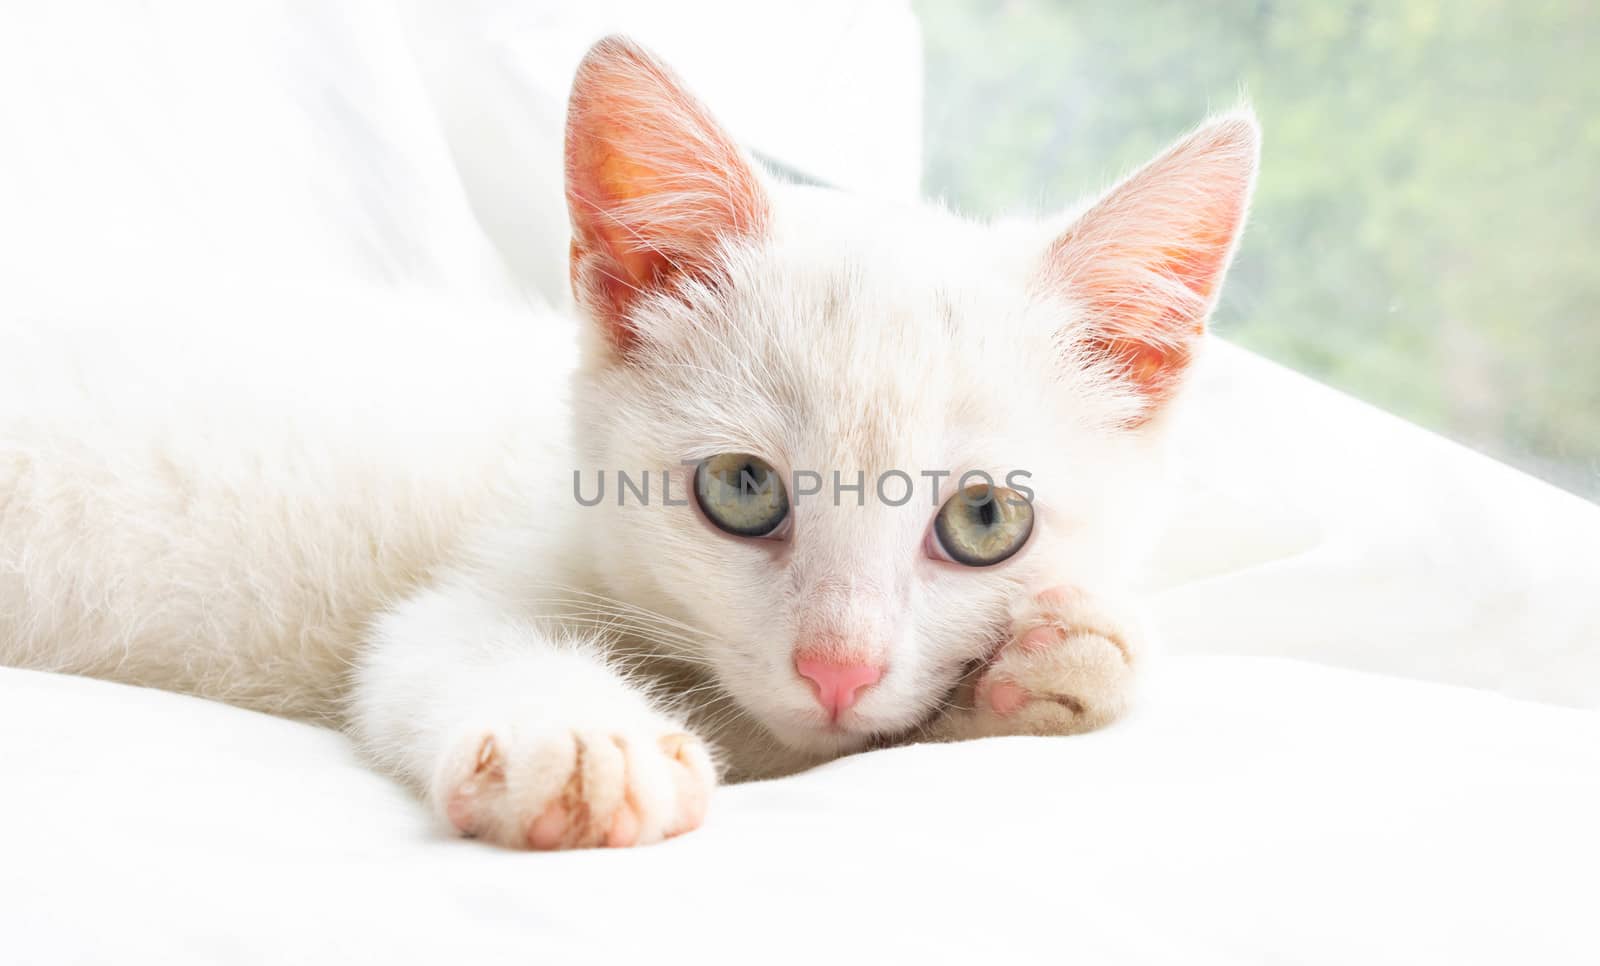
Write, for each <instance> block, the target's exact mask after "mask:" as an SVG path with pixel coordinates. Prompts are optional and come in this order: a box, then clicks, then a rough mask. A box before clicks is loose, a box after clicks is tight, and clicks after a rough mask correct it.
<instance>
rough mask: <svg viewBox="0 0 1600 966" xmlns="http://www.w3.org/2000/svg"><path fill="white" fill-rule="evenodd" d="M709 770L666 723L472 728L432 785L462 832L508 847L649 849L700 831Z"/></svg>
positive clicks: (689, 740) (703, 754)
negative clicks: (582, 727)
mask: <svg viewBox="0 0 1600 966" xmlns="http://www.w3.org/2000/svg"><path fill="white" fill-rule="evenodd" d="M715 786H716V768H715V766H714V765H713V764H712V760H711V755H710V753H709V752H708V750H707V749H706V746H705V744H704V743H703V742H701V741H700V740H699V739H698V738H696V737H694V736H693V735H691V734H688V733H686V732H683V731H679V730H674V729H671V728H669V727H658V728H651V727H645V728H634V729H632V730H623V731H562V730H553V731H535V732H534V733H531V734H528V733H522V732H519V731H518V730H517V729H514V728H501V729H492V730H482V731H474V732H472V733H471V734H469V735H468V736H467V737H466V738H465V739H463V740H462V741H461V742H460V743H459V744H458V746H457V748H456V749H455V752H454V754H453V755H452V756H451V757H450V760H448V761H447V762H446V763H445V764H444V766H443V768H442V769H441V773H440V775H439V779H438V780H437V781H436V782H435V783H434V789H433V798H434V802H435V804H436V807H438V808H439V809H440V811H442V812H443V814H444V815H445V817H446V818H448V819H449V821H450V824H451V825H453V826H454V827H455V828H456V829H457V830H458V831H459V832H461V833H462V834H463V835H468V836H473V837H476V838H482V839H486V840H489V841H492V842H496V843H498V844H500V845H505V846H510V847H513V848H534V849H572V848H588V847H594V846H607V847H628V846H634V845H649V844H652V843H655V842H659V841H661V840H662V839H666V838H670V837H672V836H674V835H679V834H682V833H683V832H687V831H690V830H692V829H694V828H697V827H698V826H699V825H700V823H701V821H702V820H703V819H704V817H705V813H706V806H707V804H708V802H709V800H710V796H711V791H712V789H713V788H714V787H715Z"/></svg>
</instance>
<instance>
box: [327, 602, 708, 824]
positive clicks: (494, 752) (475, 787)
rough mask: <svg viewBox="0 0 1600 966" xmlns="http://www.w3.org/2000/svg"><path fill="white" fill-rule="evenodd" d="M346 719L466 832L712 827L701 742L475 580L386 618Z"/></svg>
mask: <svg viewBox="0 0 1600 966" xmlns="http://www.w3.org/2000/svg"><path fill="white" fill-rule="evenodd" d="M349 723H350V728H351V731H352V732H353V735H354V737H355V739H356V740H357V742H358V743H359V744H360V746H361V747H362V748H363V749H364V750H365V751H366V753H367V754H368V755H369V756H370V757H371V758H372V759H373V760H375V761H376V762H377V763H378V764H379V765H380V766H382V767H383V768H385V769H386V770H389V771H391V772H393V773H394V774H396V775H398V776H399V777H400V778H402V779H404V780H405V781H407V782H408V783H410V784H411V785H413V786H414V787H416V788H417V789H418V790H419V791H420V792H421V793H422V794H423V795H424V796H425V798H426V799H427V801H428V803H429V805H430V806H431V807H432V809H433V811H434V812H435V813H436V814H438V815H439V816H440V817H441V818H442V819H444V820H445V821H448V822H449V823H450V824H451V825H452V826H453V827H454V828H455V829H457V830H458V831H460V832H461V833H462V834H465V835H472V836H477V837H480V838H485V839H489V840H492V841H494V842H498V843H500V844H503V845H508V846H513V847H532V848H545V849H548V848H572V847H581V846H596V845H608V846H627V845H636V844H648V843H651V842H656V841H660V840H661V839H663V838H666V837H669V836H672V835H676V834H678V833H680V832H684V831H687V830H689V829H692V828H694V827H696V826H697V825H699V824H700V821H701V819H702V817H703V816H704V814H705V810H706V805H707V801H708V799H709V796H710V793H711V790H712V788H713V787H714V785H715V783H716V771H715V767H714V765H713V763H712V760H711V757H710V754H709V752H708V750H707V748H706V746H705V744H704V743H702V742H701V741H700V740H699V739H698V738H696V737H695V736H694V735H692V734H691V733H689V732H688V731H687V729H686V728H685V726H684V725H683V724H682V722H681V720H680V719H679V718H678V717H677V716H675V715H673V714H671V713H669V712H667V711H664V710H663V709H662V708H661V707H660V705H659V704H658V703H656V702H653V701H652V700H650V698H649V697H648V696H647V694H646V693H645V692H644V691H643V690H642V689H641V688H640V687H639V686H637V685H636V684H634V683H632V682H630V681H628V680H627V679H626V678H625V677H624V676H623V675H622V674H620V673H618V672H617V671H616V670H614V669H613V668H612V667H610V666H608V664H607V662H606V660H605V659H604V656H603V652H602V651H601V649H600V647H599V646H598V644H597V643H596V642H595V641H594V640H592V639H585V638H583V637H574V636H566V635H563V634H562V633H560V632H558V631H555V630H553V629H552V628H551V627H548V626H545V625H543V624H541V623H539V622H537V621H533V620H529V619H522V618H518V617H515V616H513V615H510V614H508V613H507V612H506V610H505V609H504V608H503V607H500V606H497V605H496V604H494V603H492V602H490V601H488V600H485V599H483V598H481V597H480V596H478V595H477V594H476V593H475V592H474V591H472V590H470V589H468V588H467V587H465V586H461V587H450V586H446V587H444V588H439V589H432V590H426V591H423V592H421V593H419V594H417V595H416V596H414V597H412V598H411V599H409V600H407V601H406V602H404V603H403V604H401V605H400V606H398V607H396V608H395V609H394V610H392V611H390V612H389V613H388V614H386V615H384V616H383V617H382V618H381V619H380V620H379V621H378V622H377V623H376V624H375V626H374V628H373V630H372V633H371V634H370V639H369V641H368V646H367V648H366V650H365V652H364V654H363V655H362V658H361V660H360V662H359V664H358V667H357V669H356V672H355V684H354V687H353V689H352V695H351V707H350V715H349Z"/></svg>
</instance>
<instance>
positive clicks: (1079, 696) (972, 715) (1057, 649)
mask: <svg viewBox="0 0 1600 966" xmlns="http://www.w3.org/2000/svg"><path fill="white" fill-rule="evenodd" d="M1122 613H1123V611H1122V610H1121V609H1120V608H1113V607H1111V606H1108V605H1107V604H1106V603H1105V602H1104V601H1102V600H1100V599H1098V598H1095V597H1092V596H1091V595H1089V594H1086V593H1084V592H1082V591H1079V590H1076V589H1074V588H1071V587H1052V588H1050V589H1048V590H1044V591H1041V592H1039V593H1037V594H1034V595H1033V596H1032V597H1030V598H1028V599H1026V600H1025V601H1024V602H1023V603H1022V604H1021V606H1020V607H1018V608H1017V609H1016V611H1015V612H1014V613H1013V615H1012V622H1011V630H1010V637H1009V639H1008V640H1007V641H1006V642H1005V643H1004V644H1003V645H1002V646H1001V647H1000V648H999V650H997V651H996V652H995V654H994V655H993V657H991V658H990V660H989V662H988V664H987V665H986V666H984V667H983V668H981V669H979V671H978V672H977V678H976V681H975V682H974V683H973V686H972V688H971V690H970V691H969V692H968V694H969V696H970V700H969V701H967V702H965V704H966V707H965V708H963V709H962V710H960V711H956V712H952V715H953V716H954V718H955V720H954V721H953V722H952V730H953V731H954V732H955V733H956V735H957V736H958V737H985V736H993V735H1015V734H1034V735H1063V734H1077V733H1079V732H1084V731H1092V730H1094V729H1095V728H1099V727H1102V726H1104V725H1106V724H1109V723H1111V722H1112V721H1114V720H1116V719H1117V718H1118V717H1119V716H1121V714H1122V713H1123V711H1125V710H1126V709H1127V706H1128V702H1129V698H1130V695H1131V693H1132V686H1133V667H1134V654H1135V651H1136V646H1137V643H1136V636H1137V631H1136V628H1135V626H1134V624H1133V622H1132V621H1130V620H1128V619H1126V618H1124V617H1122V616H1121V614H1122Z"/></svg>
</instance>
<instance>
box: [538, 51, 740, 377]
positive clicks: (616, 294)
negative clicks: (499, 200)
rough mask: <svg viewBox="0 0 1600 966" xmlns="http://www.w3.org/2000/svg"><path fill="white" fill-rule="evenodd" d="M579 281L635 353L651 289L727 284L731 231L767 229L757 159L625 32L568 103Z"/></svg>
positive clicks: (594, 55)
mask: <svg viewBox="0 0 1600 966" xmlns="http://www.w3.org/2000/svg"><path fill="white" fill-rule="evenodd" d="M566 178H567V207H568V211H569V212H570V214H571V218H572V264H571V270H572V288H573V293H574V295H575V296H576V298H577V301H578V304H579V305H580V306H582V307H583V308H584V309H585V310H586V311H587V312H588V313H589V315H590V316H591V317H592V318H593V319H594V321H595V322H596V324H598V325H599V326H601V328H602V331H603V332H604V334H605V336H606V338H607V341H608V342H609V344H610V345H611V346H612V347H614V348H615V349H616V350H617V351H618V352H620V353H626V352H627V351H628V350H629V349H630V348H631V347H632V346H633V345H634V344H635V342H636V341H637V337H638V334H637V332H636V331H635V329H634V327H633V325H632V322H631V320H630V313H631V311H632V309H633V308H634V306H635V304H636V303H637V302H638V301H639V300H640V299H641V298H643V297H646V296H649V295H653V294H658V293H670V292H671V291H672V288H673V286H675V285H676V284H677V283H678V282H679V281H681V280H683V279H685V277H688V278H693V279H696V280H699V281H702V282H709V283H712V284H715V283H716V281H717V278H716V272H717V268H716V258H717V255H718V253H719V251H720V250H721V248H722V245H723V242H724V241H726V240H728V239H738V238H746V239H748V238H755V237H758V236H760V235H761V234H762V233H763V232H764V231H765V230H766V226H767V219H768V213H769V206H768V201H767V196H766V191H765V190H764V189H763V187H762V184H761V179H760V178H759V177H758V176H757V174H756V171H755V167H754V165H752V164H751V162H750V160H749V159H748V158H747V157H746V156H745V154H744V152H743V151H741V150H740V149H739V147H738V145H736V144H735V143H734V142H733V140H732V139H731V138H729V137H728V135H727V134H726V133H724V132H723V130H722V129H721V128H719V127H718V126H717V124H716V122H715V121H713V120H712V119H711V115H710V113H709V112H707V111H706V109H705V107H704V106H703V105H702V104H700V102H699V101H697V100H695V98H694V97H693V95H691V94H690V93H689V92H688V91H686V90H685V89H684V87H683V85H682V84H681V83H680V82H679V81H678V79H677V78H676V77H674V76H673V75H672V74H671V72H670V71H668V70H667V69H666V67H664V66H663V65H662V64H660V63H659V62H658V61H656V59H655V58H653V57H651V56H650V54H648V53H647V52H645V51H644V50H643V49H641V48H639V47H638V46H636V45H634V44H633V43H632V42H630V41H628V40H625V39H623V38H620V37H607V38H606V39H604V40H602V41H600V42H599V43H597V44H595V45H594V47H592V48H591V49H590V50H589V53H588V54H587V55H586V56H585V57H584V59H583V63H582V64H580V65H579V66H578V74H577V78H576V79H575V80H574V81H573V85H572V98H571V100H570V101H569V102H568V106H567V146H566Z"/></svg>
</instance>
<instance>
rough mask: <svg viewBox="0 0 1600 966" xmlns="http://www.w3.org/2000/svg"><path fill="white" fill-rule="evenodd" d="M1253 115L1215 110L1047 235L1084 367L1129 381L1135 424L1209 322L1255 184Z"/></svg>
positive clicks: (1067, 341)
mask: <svg viewBox="0 0 1600 966" xmlns="http://www.w3.org/2000/svg"><path fill="white" fill-rule="evenodd" d="M1259 153H1260V130H1259V128H1258V127H1257V126H1256V120H1255V117H1254V115H1252V114H1251V113H1250V112H1248V111H1239V112H1236V113H1233V114H1227V115H1224V116H1222V117H1220V118H1217V119H1215V120H1213V121H1211V122H1209V123H1207V124H1205V125H1204V126H1202V127H1201V128H1200V129H1199V130H1197V131H1196V132H1195V133H1193V134H1191V135H1190V136H1189V137H1187V138H1184V139H1183V140H1181V141H1179V142H1178V143H1177V144H1175V145H1173V146H1172V147H1171V148H1169V149H1168V150H1167V151H1166V152H1165V153H1164V154H1162V155H1161V156H1159V157H1157V158H1156V159H1155V160H1154V161H1152V162H1150V163H1149V164H1147V165H1145V166H1144V167H1143V168H1141V169H1140V170H1138V171H1136V172H1135V173H1134V174H1133V175H1131V176H1129V177H1128V178H1127V179H1126V180H1124V181H1123V182H1122V183H1121V184H1119V185H1117V186H1116V187H1115V188H1113V189H1112V190H1111V191H1110V192H1108V193H1107V194H1106V195H1105V197H1103V198H1101V199H1100V201H1098V202H1097V203H1096V204H1095V205H1094V206H1093V207H1091V208H1090V209H1089V210H1088V211H1087V212H1085V213H1084V214H1083V215H1082V216H1081V217H1080V218H1079V219H1078V220H1077V222H1075V223H1074V224H1073V226H1072V227H1071V228H1070V229H1068V230H1067V232H1066V234H1064V235H1062V236H1061V237H1060V238H1058V239H1057V240H1056V241H1055V243H1054V244H1052V245H1051V247H1050V251H1049V254H1048V256H1047V257H1046V260H1045V264H1044V268H1043V270H1042V271H1041V272H1040V276H1039V281H1040V284H1041V285H1042V287H1043V288H1044V290H1045V291H1046V292H1047V293H1049V294H1051V295H1056V296H1059V297H1062V298H1065V299H1068V300H1070V301H1074V302H1076V303H1078V305H1080V306H1081V307H1082V308H1083V310H1084V312H1085V317H1084V318H1083V319H1081V320H1079V322H1078V324H1076V325H1073V326H1072V327H1071V328H1070V329H1069V330H1067V331H1063V332H1062V333H1061V339H1062V342H1063V343H1064V344H1063V350H1064V351H1065V352H1066V353H1067V356H1068V358H1069V359H1070V360H1072V361H1073V362H1075V363H1076V364H1079V365H1094V366H1096V367H1103V368H1104V369H1105V370H1106V371H1108V372H1109V373H1110V374H1111V376H1112V377H1113V379H1114V380H1116V381H1117V382H1118V383H1120V384H1121V385H1123V386H1124V387H1126V388H1128V389H1131V390H1132V391H1133V393H1134V394H1135V396H1136V398H1137V400H1138V403H1139V409H1138V412H1137V413H1136V414H1135V415H1134V416H1132V417H1131V418H1130V419H1129V421H1128V424H1129V425H1130V426H1137V425H1140V424H1142V423H1144V422H1146V421H1147V420H1148V419H1149V418H1150V417H1151V416H1153V415H1154V414H1155V413H1156V412H1158V411H1159V410H1160V409H1161V407H1162V405H1163V404H1164V403H1165V402H1166V401H1167V399H1168V398H1170V396H1171V395H1172V393H1173V392H1174V391H1175V390H1176V389H1177V387H1178V384H1179V382H1180V381H1181V379H1182V376H1183V374H1184V372H1185V371H1186V370H1187V368H1188V365H1189V361H1190V359H1191V357H1192V354H1193V349H1194V346H1195V343H1196V342H1197V341H1198V340H1199V339H1200V337H1201V336H1202V335H1203V334H1204V332H1205V325H1206V318H1207V316H1209V315H1210V314H1211V309H1212V307H1213V306H1214V305H1215V304H1216V300H1217V293H1218V292H1219V290H1220V289H1221V287H1222V276H1223V274H1224V273H1225V272H1226V270H1227V267H1228V261H1229V259H1230V258H1231V257H1232V255H1233V249H1234V245H1235V243H1236V241H1237V240H1238V237H1239V230H1240V228H1242V227H1243V225H1244V217H1245V210H1246V208H1247V207H1248V206H1249V203H1250V191H1251V188H1252V187H1253V186H1254V184H1255V175H1256V163H1257V158H1258V156H1259Z"/></svg>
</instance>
